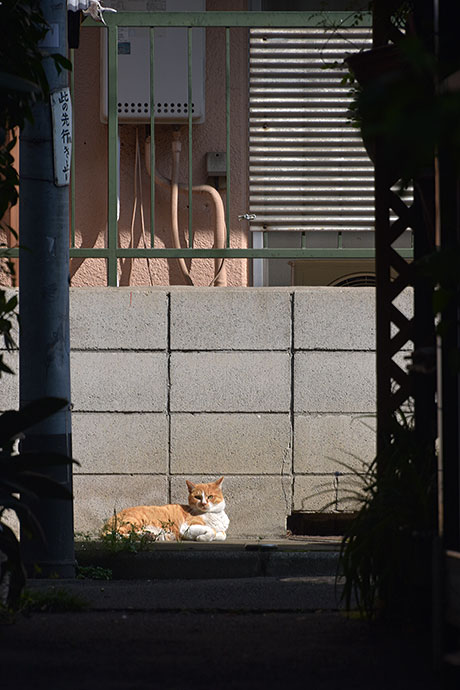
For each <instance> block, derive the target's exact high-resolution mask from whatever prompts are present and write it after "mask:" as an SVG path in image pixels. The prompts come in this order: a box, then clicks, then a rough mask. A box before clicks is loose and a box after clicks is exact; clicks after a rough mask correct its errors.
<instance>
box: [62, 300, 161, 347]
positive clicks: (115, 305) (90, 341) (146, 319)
mask: <svg viewBox="0 0 460 690" xmlns="http://www.w3.org/2000/svg"><path fill="white" fill-rule="evenodd" d="M167 303H168V302H167V290H166V289H164V288H163V289H160V290H159V289H154V288H152V289H149V288H122V287H121V288H109V287H102V288H98V287H93V288H73V289H71V290H70V342H71V347H72V349H79V350H85V349H90V350H107V349H114V350H120V349H122V350H126V349H129V348H131V349H133V350H164V349H166V344H167V323H168V319H167Z"/></svg>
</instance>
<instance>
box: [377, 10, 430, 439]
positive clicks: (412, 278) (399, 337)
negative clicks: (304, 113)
mask: <svg viewBox="0 0 460 690" xmlns="http://www.w3.org/2000/svg"><path fill="white" fill-rule="evenodd" d="M375 5H376V6H375V13H374V34H373V46H374V47H379V46H384V45H387V44H388V43H391V42H394V43H397V41H398V40H399V39H400V38H401V36H402V34H401V31H400V28H399V27H396V26H395V24H394V23H393V22H392V20H391V12H392V6H391V3H386V2H379V3H375ZM385 145H386V146H387V145H388V142H386V144H385ZM381 147H382V143H381V142H380V144H379V143H378V142H377V144H376V153H375V186H376V190H375V191H376V228H375V229H376V274H377V433H378V437H377V444H378V450H383V448H384V447H385V446H386V444H387V443H388V441H389V435H390V430H391V425H392V418H393V416H394V413H395V411H396V410H398V409H399V408H401V407H404V405H405V404H407V403H409V401H413V403H414V406H415V412H416V426H418V427H419V429H420V433H421V434H422V435H423V436H424V437H425V438H426V440H427V442H428V443H430V444H431V443H434V438H435V434H436V424H435V420H436V413H435V377H434V373H433V372H428V370H429V369H430V367H431V366H432V363H433V357H434V347H435V336H434V320H433V315H432V307H431V288H430V287H429V286H428V285H427V284H425V283H424V281H423V279H421V278H420V277H419V276H418V275H417V274H416V272H415V270H414V265H413V264H412V263H410V262H408V261H407V260H405V259H404V258H403V257H402V256H401V255H400V254H398V252H397V251H396V249H395V248H394V243H395V242H396V240H397V239H398V238H399V237H400V236H401V235H402V233H403V232H405V231H406V230H407V229H409V228H411V229H412V231H413V237H414V259H415V260H416V259H418V258H420V257H422V256H424V255H425V254H427V253H428V252H430V251H433V248H434V175H433V173H432V171H430V170H428V171H426V172H424V176H423V179H417V180H414V181H413V183H414V197H413V201H408V200H407V199H404V198H403V196H402V195H401V193H400V192H399V191H398V190H397V185H396V184H395V177H396V175H395V174H394V173H393V174H390V172H389V170H388V169H387V164H386V160H387V156H386V155H385V151H383V150H382V148H381ZM408 287H413V288H414V313H413V316H411V315H407V314H404V313H403V312H402V311H401V308H400V307H399V306H398V302H397V298H398V296H399V295H400V294H401V293H402V292H403V291H404V290H405V289H406V288H408ZM409 341H412V343H413V344H414V355H413V358H412V365H411V366H410V367H408V362H407V360H405V359H404V356H403V353H402V352H401V349H402V348H403V347H404V346H405V345H406V344H407V343H408V342H409ZM427 374H428V375H427Z"/></svg>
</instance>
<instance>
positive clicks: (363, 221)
mask: <svg viewBox="0 0 460 690" xmlns="http://www.w3.org/2000/svg"><path fill="white" fill-rule="evenodd" d="M371 43H372V39H371V32H370V29H369V28H366V27H363V28H346V29H345V28H343V29H341V30H340V32H332V31H330V30H327V29H325V28H322V27H312V28H304V29H252V30H251V32H250V95H249V108H250V111H249V112H250V115H249V118H250V122H249V132H250V134H249V136H250V141H249V147H250V170H249V194H250V211H251V213H255V214H256V216H257V218H256V220H255V221H252V222H251V229H252V230H269V231H274V230H276V231H280V230H289V231H328V230H329V231H332V230H334V231H338V230H340V231H346V230H354V231H363V230H373V215H374V178H373V174H374V170H373V166H372V164H371V162H370V160H369V158H368V156H367V154H366V152H365V150H364V148H363V145H362V141H361V138H360V136H359V132H358V130H356V129H355V128H354V127H352V125H351V124H350V122H349V121H348V120H347V110H348V107H349V102H350V97H349V86H347V85H343V84H341V80H342V77H343V75H344V74H345V71H341V70H340V69H331V68H327V69H326V68H325V66H326V64H327V63H332V62H336V61H339V62H340V61H342V60H343V59H344V57H345V56H346V54H347V53H352V52H355V51H356V50H359V49H360V48H362V47H370V46H371Z"/></svg>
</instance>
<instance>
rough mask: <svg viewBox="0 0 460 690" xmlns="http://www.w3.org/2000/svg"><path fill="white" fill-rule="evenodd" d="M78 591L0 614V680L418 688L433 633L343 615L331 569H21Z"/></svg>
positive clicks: (433, 684) (423, 684)
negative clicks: (296, 572)
mask: <svg viewBox="0 0 460 690" xmlns="http://www.w3.org/2000/svg"><path fill="white" fill-rule="evenodd" d="M28 587H29V589H30V590H32V591H33V592H35V596H37V593H40V592H41V593H42V594H47V596H48V597H49V596H52V595H53V593H55V592H56V590H60V591H62V590H63V591H64V592H65V593H66V596H72V597H73V596H77V598H78V599H79V600H81V599H83V600H84V601H85V602H86V608H85V609H84V610H81V611H77V610H72V611H67V612H64V613H63V612H54V613H53V612H49V611H47V610H46V609H45V610H42V611H38V612H32V613H29V614H28V615H25V614H18V615H17V616H16V617H15V619H14V620H13V621H10V622H4V623H3V624H2V625H0V687H1V688H2V690H3V689H4V690H10V688H11V689H12V690H13V689H15V690H22V689H24V690H26V689H27V690H35V689H37V690H41V689H42V688H46V689H47V690H61V689H62V690H74V689H75V690H77V688H78V690H82V688H85V689H86V690H92V689H93V688H94V689H96V688H97V689H98V690H100V688H110V689H112V688H113V689H114V690H128V689H129V690H131V689H132V690H144V688H145V689H147V688H149V689H150V688H155V689H156V688H161V689H162V690H182V689H184V690H185V689H187V690H188V689H189V688H200V689H201V688H206V689H208V688H209V689H212V690H220V689H221V688H222V689H223V690H226V689H227V688H229V689H230V688H231V689H235V690H240V689H241V690H242V689H246V688H247V689H248V690H249V689H251V690H257V689H259V688H264V689H267V688H268V689H270V688H282V689H283V690H284V688H286V689H287V688H293V689H296V688H308V689H309V690H412V688H413V689H414V690H415V689H417V690H424V689H425V688H426V689H427V690H428V689H433V690H434V689H437V688H446V689H447V688H448V689H449V690H450V688H452V689H453V688H460V682H459V678H458V677H455V678H454V676H453V675H452V673H450V674H449V675H447V674H445V673H444V674H443V673H439V672H435V671H434V670H433V665H432V652H431V642H430V635H429V634H427V633H426V632H422V631H420V630H417V629H416V628H410V627H404V628H401V627H398V626H391V627H384V626H382V625H375V624H369V623H367V622H364V621H362V620H359V619H357V618H356V617H347V615H346V614H345V613H344V611H343V610H340V608H339V602H338V599H337V594H338V592H337V590H336V587H335V583H334V578H333V577H325V576H322V577H278V578H271V577H252V578H238V579H225V578H220V579H218V580H212V579H206V580H199V579H195V580H168V581H159V580H150V581H149V580H142V581H133V580H131V581H120V580H113V581H107V582H103V581H95V580H81V581H80V580H71V581H70V580H69V581H62V582H56V581H49V580H48V581H46V580H35V581H29V583H28Z"/></svg>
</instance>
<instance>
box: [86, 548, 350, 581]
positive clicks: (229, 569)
mask: <svg viewBox="0 0 460 690" xmlns="http://www.w3.org/2000/svg"><path fill="white" fill-rule="evenodd" d="M76 558H77V562H78V565H79V566H94V567H96V566H99V567H101V568H109V569H110V570H111V571H112V577H113V578H114V579H116V580H143V579H154V580H159V579H160V580H162V579H185V580H188V579H219V578H250V577H321V576H328V577H334V576H335V575H336V573H337V567H338V559H339V542H338V541H337V540H335V541H334V540H331V539H329V540H316V541H315V540H302V541H288V540H276V541H272V542H268V541H257V542H252V541H243V540H240V541H238V540H233V541H232V542H225V543H210V544H200V543H196V542H181V543H174V544H154V545H152V546H151V547H150V548H149V549H148V550H142V551H137V552H130V551H118V552H116V551H113V550H110V549H108V548H107V546H105V545H102V544H99V543H94V542H93V543H89V544H84V543H83V544H77V545H76Z"/></svg>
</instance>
